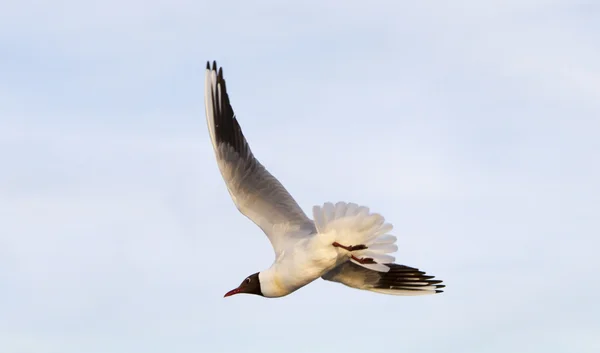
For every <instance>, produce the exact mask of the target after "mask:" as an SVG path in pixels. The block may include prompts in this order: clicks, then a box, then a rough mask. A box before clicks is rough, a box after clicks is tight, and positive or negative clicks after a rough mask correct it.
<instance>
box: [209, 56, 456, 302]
mask: <svg viewBox="0 0 600 353" xmlns="http://www.w3.org/2000/svg"><path fill="white" fill-rule="evenodd" d="M204 88H205V93H204V103H205V109H206V121H207V123H208V131H209V134H210V139H211V142H212V146H213V149H214V152H215V156H216V159H217V165H218V167H219V170H220V172H221V175H222V176H223V179H224V180H225V185H226V186H227V190H228V191H229V194H230V196H231V198H232V199H233V202H234V204H235V205H236V207H237V208H238V210H239V211H240V212H241V213H242V214H244V215H245V216H246V217H248V218H249V219H250V220H252V221H253V222H254V223H255V224H256V225H257V226H258V227H260V228H261V229H262V231H263V232H264V233H265V234H266V236H267V237H268V238H269V241H270V242H271V245H272V246H273V250H274V252H275V260H274V262H273V264H272V265H271V266H270V267H269V268H268V269H265V270H263V271H260V272H256V273H254V274H252V275H250V276H248V277H246V278H245V279H244V280H243V281H242V283H241V284H240V285H239V286H238V287H237V288H235V289H233V290H231V291H229V292H227V293H226V294H225V297H229V296H232V295H234V294H240V293H246V294H255V295H259V296H263V297H267V298H277V297H283V296H286V295H288V294H290V293H292V292H294V291H296V290H298V289H299V288H301V287H303V286H305V285H307V284H309V283H311V282H312V281H314V280H316V279H318V278H323V279H324V280H327V281H332V282H338V283H342V284H344V285H346V286H348V287H352V288H357V289H362V290H367V291H372V292H377V293H383V294H391V295H424V294H435V293H441V292H442V290H441V288H443V287H445V286H444V285H441V284H440V283H442V281H440V280H434V279H433V278H434V276H429V275H426V273H425V272H423V271H420V270H419V269H417V268H413V267H408V266H405V265H400V264H395V263H394V261H395V257H394V256H392V255H390V254H391V253H394V252H395V251H396V250H398V246H397V245H396V237H395V236H393V235H391V234H389V232H390V231H391V230H392V225H391V224H389V223H386V222H385V219H384V217H383V216H381V215H380V214H378V213H374V212H371V211H370V210H369V208H368V207H365V206H360V205H358V204H356V203H350V202H337V203H335V204H333V203H331V202H326V203H324V204H323V205H322V206H314V207H313V209H312V216H313V219H312V220H311V219H310V218H308V216H307V215H306V214H305V213H304V211H302V209H301V208H300V206H299V205H298V204H297V203H296V201H295V200H294V198H293V197H292V196H291V195H290V194H289V193H288V192H287V190H286V189H285V188H284V187H283V185H282V184H281V183H280V182H279V180H277V179H276V178H275V177H274V176H273V175H272V174H271V173H269V171H267V169H266V168H265V167H264V166H263V165H262V164H261V163H260V162H259V161H258V160H257V159H256V157H255V156H254V154H253V153H252V151H251V150H250V146H249V145H248V141H246V138H245V137H244V134H243V132H242V129H241V127H240V124H239V123H238V120H237V118H236V116H235V113H234V111H233V108H232V106H231V102H230V100H229V95H228V93H227V88H226V85H225V79H224V77H223V69H222V68H219V69H218V70H217V63H216V62H215V61H213V63H212V67H211V65H210V62H207V63H206V78H205V87H204Z"/></svg>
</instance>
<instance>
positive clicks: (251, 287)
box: [225, 272, 263, 297]
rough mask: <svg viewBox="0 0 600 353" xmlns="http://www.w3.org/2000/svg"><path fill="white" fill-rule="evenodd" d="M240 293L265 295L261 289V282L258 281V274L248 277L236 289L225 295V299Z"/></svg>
mask: <svg viewBox="0 0 600 353" xmlns="http://www.w3.org/2000/svg"><path fill="white" fill-rule="evenodd" d="M240 293H246V294H256V295H260V296H263V293H262V291H261V289H260V280H259V279H258V272H256V273H255V274H253V275H250V276H248V277H246V278H245V279H244V280H243V281H242V283H241V284H240V285H239V286H238V287H237V288H236V289H232V290H230V291H229V292H227V293H226V294H225V297H229V296H232V295H234V294H240Z"/></svg>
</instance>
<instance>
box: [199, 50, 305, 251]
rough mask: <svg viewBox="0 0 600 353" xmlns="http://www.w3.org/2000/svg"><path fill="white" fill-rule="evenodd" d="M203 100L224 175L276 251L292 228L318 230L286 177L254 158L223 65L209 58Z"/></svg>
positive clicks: (294, 230)
mask: <svg viewBox="0 0 600 353" xmlns="http://www.w3.org/2000/svg"><path fill="white" fill-rule="evenodd" d="M204 103H205V108H206V121H207V123H208V131H209V134H210V139H211V141H212V145H213V148H214V151H215V155H216V158H217V164H218V166H219V170H220V171H221V175H222V176H223V179H224V180H225V183H226V185H227V189H228V190H229V194H230V195H231V198H232V199H233V202H234V203H235V205H236V207H237V208H238V210H239V211H240V212H241V213H242V214H244V215H245V216H246V217H248V218H249V219H250V220H252V221H253V222H254V223H256V225H258V226H259V227H260V228H261V229H262V230H263V231H264V232H265V234H266V235H267V237H268V238H269V240H270V241H271V245H272V246H273V248H274V250H275V253H276V254H277V253H279V251H280V250H282V248H283V247H284V246H285V241H286V239H288V238H289V237H291V236H292V235H293V234H311V233H314V232H315V227H314V223H313V222H312V220H310V219H309V218H308V217H307V216H306V214H305V213H304V211H302V209H301V208H300V206H298V204H297V203H296V201H295V200H294V198H293V197H292V196H291V195H290V194H289V193H288V192H287V190H286V189H285V188H284V187H283V185H281V183H280V182H279V181H278V180H277V179H276V178H275V177H274V176H273V175H271V173H269V172H268V171H267V169H265V167H263V166H262V164H260V163H259V161H258V160H257V159H256V158H254V155H253V154H252V151H251V150H250V146H249V145H248V142H247V141H246V138H245V137H244V134H243V133H242V129H241V128H240V125H239V123H238V121H237V119H236V116H235V113H234V112H233V108H232V107H231V103H230V101H229V96H228V94H227V89H226V87H225V79H224V78H223V69H222V68H219V70H218V72H217V64H216V62H214V61H213V65H212V68H211V67H210V63H207V64H206V79H205V93H204Z"/></svg>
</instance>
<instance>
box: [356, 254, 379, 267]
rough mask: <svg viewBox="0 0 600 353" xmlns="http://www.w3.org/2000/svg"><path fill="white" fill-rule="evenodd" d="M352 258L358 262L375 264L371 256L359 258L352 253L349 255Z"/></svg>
mask: <svg viewBox="0 0 600 353" xmlns="http://www.w3.org/2000/svg"><path fill="white" fill-rule="evenodd" d="M351 257H352V260H354V261H356V262H358V263H360V264H363V265H365V264H376V263H377V262H375V260H373V258H370V257H361V258H360V259H359V258H358V257H356V256H354V255H352V256H351Z"/></svg>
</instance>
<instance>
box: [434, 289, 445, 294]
mask: <svg viewBox="0 0 600 353" xmlns="http://www.w3.org/2000/svg"><path fill="white" fill-rule="evenodd" d="M438 293H444V291H443V290H436V291H435V294H438Z"/></svg>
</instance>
